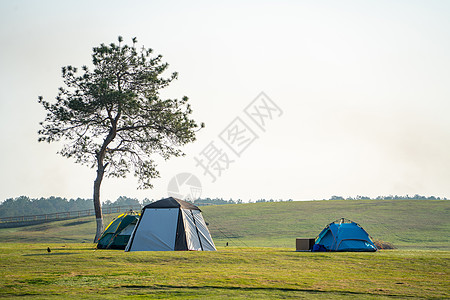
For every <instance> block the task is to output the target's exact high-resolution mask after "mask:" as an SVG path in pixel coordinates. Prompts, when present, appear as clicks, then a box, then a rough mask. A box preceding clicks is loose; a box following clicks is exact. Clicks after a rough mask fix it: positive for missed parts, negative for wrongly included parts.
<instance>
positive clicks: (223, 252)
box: [0, 243, 450, 299]
mask: <svg viewBox="0 0 450 300" xmlns="http://www.w3.org/2000/svg"><path fill="white" fill-rule="evenodd" d="M48 246H49V247H50V248H51V249H52V252H51V253H47V251H46V249H47V247H48ZM218 250H219V251H217V252H132V253H125V252H123V251H114V250H94V249H93V247H92V245H90V244H72V243H68V244H18V243H9V244H8V243H6V244H1V245H0V264H1V266H2V276H1V279H0V286H1V288H0V297H18V296H19V297H25V296H26V297H27V298H36V299H51V298H64V299H69V298H77V299H78V298H81V299H83V298H98V297H101V298H106V299H108V298H109V299H119V298H123V297H126V298H136V299H140V298H163V299H167V298H180V299H207V298H209V299H210V298H229V299H244V298H252V299H255V298H260V299H261V298H267V299H286V298H291V299H294V298H297V299H298V298H312V299H316V298H317V299H319V298H320V299H324V298H325V299H330V298H333V299H340V298H353V299H373V298H381V299H382V298H386V299H387V298H400V299H405V298H426V299H433V298H434V299H444V298H450V292H449V291H450V284H449V280H450V276H449V268H450V265H449V262H450V253H449V252H448V251H409V250H393V251H380V252H376V253H305V252H295V251H292V249H284V248H245V249H240V248H232V247H228V248H219V249H218Z"/></svg>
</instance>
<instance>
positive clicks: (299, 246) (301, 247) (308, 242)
mask: <svg viewBox="0 0 450 300" xmlns="http://www.w3.org/2000/svg"><path fill="white" fill-rule="evenodd" d="M315 242H316V239H303V238H297V240H296V241H295V248H296V251H311V249H312V247H313V246H314V243H315Z"/></svg>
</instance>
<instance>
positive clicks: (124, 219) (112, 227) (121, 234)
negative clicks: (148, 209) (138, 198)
mask: <svg viewBox="0 0 450 300" xmlns="http://www.w3.org/2000/svg"><path fill="white" fill-rule="evenodd" d="M138 219H139V214H138V213H136V212H134V211H131V210H130V211H128V212H126V213H123V214H120V215H118V216H117V217H116V218H114V219H113V220H112V221H111V223H109V225H108V226H107V227H106V229H105V231H103V234H102V236H101V237H100V239H99V240H98V244H97V249H125V247H126V245H127V243H128V240H129V239H130V235H131V233H132V232H133V229H134V227H135V226H136V223H137V220H138Z"/></svg>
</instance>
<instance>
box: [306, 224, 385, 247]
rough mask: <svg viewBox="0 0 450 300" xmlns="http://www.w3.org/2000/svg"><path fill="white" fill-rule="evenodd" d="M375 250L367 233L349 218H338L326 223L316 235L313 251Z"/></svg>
mask: <svg viewBox="0 0 450 300" xmlns="http://www.w3.org/2000/svg"><path fill="white" fill-rule="evenodd" d="M321 248H322V249H323V248H324V250H326V251H368V252H372V251H377V247H375V245H374V243H373V242H372V240H371V239H370V237H369V234H368V233H367V232H366V231H365V230H364V229H363V228H362V227H361V226H360V225H359V224H358V223H355V222H353V221H351V220H347V219H344V218H342V219H340V220H336V221H334V222H332V223H330V224H328V225H327V226H326V227H325V228H324V229H323V230H322V232H321V233H320V234H319V235H318V237H317V239H316V243H315V245H314V246H313V251H320V249H321Z"/></svg>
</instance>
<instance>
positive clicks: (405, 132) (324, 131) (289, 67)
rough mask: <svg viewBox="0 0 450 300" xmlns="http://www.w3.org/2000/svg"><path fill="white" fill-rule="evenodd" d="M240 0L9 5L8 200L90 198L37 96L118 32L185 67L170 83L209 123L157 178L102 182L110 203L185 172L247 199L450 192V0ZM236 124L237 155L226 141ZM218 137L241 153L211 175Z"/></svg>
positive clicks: (5, 26) (0, 19) (1, 34)
mask: <svg viewBox="0 0 450 300" xmlns="http://www.w3.org/2000/svg"><path fill="white" fill-rule="evenodd" d="M243 2H244V1H221V2H219V1H217V2H216V3H211V1H204V2H202V1H189V2H188V1H186V2H181V1H180V2H175V1H110V0H108V1H20V0H14V1H12V0H10V1H7V0H3V1H0V38H1V39H0V41H1V44H0V45H1V46H0V82H1V89H0V128H1V129H2V140H3V142H2V146H1V148H0V183H1V184H0V187H1V188H0V200H4V199H7V198H13V197H17V196H20V195H26V196H29V197H33V198H38V197H48V196H51V195H54V196H61V197H66V198H76V197H81V198H91V197H92V188H93V180H94V177H95V170H94V169H89V168H88V167H85V166H81V165H77V164H75V163H74V162H73V161H71V160H68V159H66V158H63V157H61V156H59V155H57V154H56V152H57V151H58V149H60V147H61V146H62V144H58V143H54V144H45V143H38V142H37V131H38V129H39V125H38V123H39V122H40V121H42V120H43V118H44V116H45V112H44V110H43V108H42V107H41V106H40V105H39V104H38V102H37V98H38V96H39V95H42V96H43V97H44V98H45V99H46V100H53V99H54V98H55V96H56V94H57V89H58V87H60V86H62V80H61V67H62V66H65V65H74V66H82V65H84V64H87V65H89V64H90V63H91V53H92V47H94V46H98V45H99V44H100V43H111V42H115V41H116V39H117V36H118V35H121V36H123V37H124V40H125V41H128V42H129V41H131V38H132V37H135V36H136V37H137V38H138V41H139V46H142V45H145V46H146V47H150V48H152V49H154V52H155V53H157V54H162V55H163V56H164V60H165V61H166V62H168V63H169V64H170V71H177V72H178V73H179V79H178V80H177V81H176V82H175V83H173V84H172V85H171V86H170V87H169V88H168V89H167V90H166V91H164V92H163V95H164V96H167V97H178V98H181V97H182V96H184V95H186V96H188V97H189V98H190V103H191V104H192V107H193V110H194V118H195V119H196V120H198V121H199V122H205V123H206V128H204V129H203V130H201V131H200V132H199V133H198V139H197V141H196V142H195V143H193V144H191V145H189V146H187V147H185V148H184V149H185V152H186V156H185V157H182V158H175V159H172V160H170V161H167V162H165V161H161V160H160V159H159V158H157V157H155V159H157V160H158V161H160V162H159V167H158V169H159V171H160V173H161V178H159V179H155V180H154V181H153V184H154V189H153V190H137V189H136V187H137V181H136V180H135V178H134V177H133V176H129V177H128V178H127V179H114V180H113V179H108V178H106V179H105V180H104V182H103V185H102V193H101V197H102V200H103V201H105V200H107V199H109V200H112V201H114V200H116V199H117V197H119V196H121V195H125V196H128V197H136V198H138V199H143V198H145V197H147V198H150V199H152V198H153V199H160V198H161V197H166V196H167V194H168V185H169V182H170V181H171V179H173V178H174V176H176V175H177V174H180V173H190V174H193V175H194V176H195V177H196V178H197V179H198V180H199V182H200V183H201V187H202V189H201V196H202V197H223V198H226V199H229V198H233V199H237V198H241V199H243V200H244V201H248V200H249V199H251V200H253V201H255V200H257V199H259V198H266V199H270V198H273V199H280V198H282V199H289V198H291V199H294V200H308V199H323V198H329V197H331V196H332V195H341V196H356V195H367V196H372V197H374V196H378V195H389V194H398V195H406V194H409V195H413V194H416V193H418V194H422V195H427V196H429V195H435V196H441V197H448V198H449V197H450V184H449V182H450V154H449V149H450V118H449V113H450V55H449V53H450V1H410V0H405V1H245V3H244V4H243ZM261 92H264V93H265V95H267V97H269V99H271V100H272V102H270V103H269V102H267V101H266V103H269V104H271V105H272V106H271V107H272V108H273V107H275V106H274V105H276V107H277V108H278V110H270V112H271V113H273V114H272V119H269V118H268V117H265V118H264V117H263V119H264V120H265V123H264V127H263V128H261V127H258V125H257V124H256V123H255V122H253V121H252V120H251V119H250V118H249V117H248V115H247V114H245V109H246V107H247V106H249V105H250V109H251V108H252V101H253V100H255V98H256V97H257V96H258V95H259V94H260V93H261ZM257 101H258V100H257ZM259 101H260V99H259ZM260 103H261V102H260ZM253 104H256V105H257V104H258V102H254V103H253ZM269 107H270V105H269ZM263 111H264V109H263V108H261V107H260V112H261V113H262V112H263ZM265 112H266V114H265V116H269V115H268V114H267V110H265ZM236 118H239V119H237V121H236ZM260 120H261V119H260ZM236 122H238V123H236ZM239 122H240V123H239ZM237 125H239V126H240V127H239V128H240V130H242V129H243V128H244V129H245V130H246V131H245V132H246V133H247V136H245V137H244V136H242V137H240V140H238V141H236V140H235V141H234V142H235V144H234V145H235V146H236V145H241V146H239V147H241V148H240V149H239V151H238V153H239V156H237V154H236V152H233V151H232V150H231V149H230V148H229V147H228V146H227V145H226V144H225V142H224V140H222V139H221V138H220V136H222V137H225V141H226V133H227V131H226V129H232V128H238V127H233V126H237ZM242 126H244V127H242ZM245 126H246V127H245ZM250 133H252V134H253V135H249V134H250ZM255 136H257V137H258V138H256V139H254V140H253V138H254V137H255ZM249 138H250V140H248V139H249ZM246 141H249V143H248V144H245V143H246ZM241 142H242V143H241ZM250 142H251V143H250ZM211 143H213V145H214V146H215V147H217V149H218V150H221V152H220V154H221V155H224V154H225V155H227V157H228V159H229V160H231V161H233V162H231V163H230V164H229V165H228V168H227V169H224V170H223V171H222V172H221V173H220V174H219V173H218V171H217V170H215V169H214V167H213V166H214V164H213V163H214V162H212V164H211V165H210V168H209V170H210V171H211V172H212V174H214V175H215V177H216V180H215V182H212V176H210V175H208V174H206V175H205V174H204V170H203V169H202V168H201V167H200V166H196V158H197V159H202V158H203V161H204V162H205V159H206V158H205V156H204V155H203V154H204V153H207V152H208V150H207V149H208V147H210V146H211ZM236 143H240V144H236ZM209 149H210V150H211V148H209ZM235 150H236V149H235ZM202 153H203V154H202ZM209 153H211V152H209ZM221 157H222V158H224V156H221ZM223 162H224V159H222V160H219V161H217V160H216V161H215V163H219V164H220V163H222V167H224V165H223ZM216 166H217V165H216Z"/></svg>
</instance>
